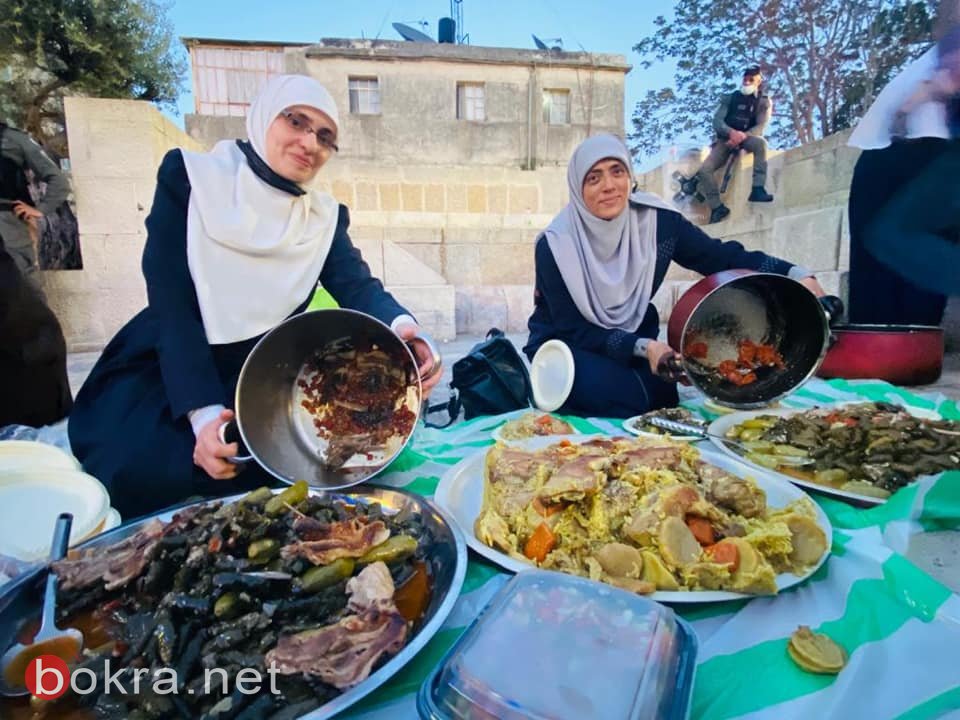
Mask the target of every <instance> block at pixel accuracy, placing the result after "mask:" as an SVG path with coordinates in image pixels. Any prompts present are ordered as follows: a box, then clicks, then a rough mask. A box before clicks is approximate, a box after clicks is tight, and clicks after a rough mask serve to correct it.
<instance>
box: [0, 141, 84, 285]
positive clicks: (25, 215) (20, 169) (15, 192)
mask: <svg viewBox="0 0 960 720" xmlns="http://www.w3.org/2000/svg"><path fill="white" fill-rule="evenodd" d="M28 169H29V170H31V171H33V174H34V179H35V181H36V182H43V183H46V186H47V191H46V194H45V195H44V197H43V199H42V200H40V201H39V202H38V203H36V204H34V202H33V199H32V198H31V196H30V191H29V189H28V183H27V174H26V170H28ZM69 193H70V186H69V185H68V183H67V179H66V177H64V175H63V173H61V172H60V169H59V168H58V167H57V166H56V164H55V163H54V162H53V161H52V160H51V159H50V158H49V157H47V154H46V153H45V152H44V151H43V150H42V149H41V147H40V146H39V145H38V144H37V143H35V142H34V141H33V140H32V139H31V138H30V136H29V135H27V134H26V133H24V132H22V131H20V130H17V129H15V128H12V127H10V126H9V125H7V124H5V123H2V122H0V236H2V237H3V239H4V243H5V245H6V249H7V252H9V253H10V255H11V256H12V257H13V260H14V262H15V263H16V266H17V269H19V270H20V272H21V273H22V274H23V275H24V276H25V277H26V278H27V279H28V280H30V281H31V282H33V283H34V284H35V285H36V279H35V278H32V277H31V275H32V274H33V273H35V272H36V270H37V267H38V263H37V248H36V243H35V241H34V237H36V236H37V229H38V225H37V223H38V221H39V220H40V218H42V217H43V216H44V215H46V214H47V213H51V212H54V211H55V210H56V209H57V208H58V207H59V206H60V205H62V204H63V203H64V202H65V201H66V199H67V195H68V194H69Z"/></svg>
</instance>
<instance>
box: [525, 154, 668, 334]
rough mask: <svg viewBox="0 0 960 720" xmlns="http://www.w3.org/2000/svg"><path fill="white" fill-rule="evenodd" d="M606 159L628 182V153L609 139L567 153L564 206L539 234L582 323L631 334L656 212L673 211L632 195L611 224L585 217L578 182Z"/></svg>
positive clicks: (646, 279) (650, 268) (652, 267)
mask: <svg viewBox="0 0 960 720" xmlns="http://www.w3.org/2000/svg"><path fill="white" fill-rule="evenodd" d="M608 158H612V159H615V160H619V161H620V162H622V163H623V165H624V167H626V168H627V171H628V172H629V173H630V183H631V186H632V185H633V181H634V177H633V170H632V167H631V161H630V151H629V150H627V146H626V145H624V143H623V141H622V140H621V139H620V138H618V137H616V136H615V135H594V136H593V137H589V138H587V139H586V140H584V141H583V142H582V143H580V145H579V146H578V147H577V149H576V150H574V152H573V157H571V158H570V165H569V166H568V168H567V186H568V187H569V190H570V202H569V203H568V204H567V206H566V207H565V208H564V209H563V210H561V211H560V214H559V215H557V216H556V217H555V218H554V219H553V222H551V223H550V225H549V226H548V227H547V229H546V230H544V232H543V235H544V236H546V238H547V243H548V244H549V246H550V251H551V252H552V253H553V257H554V259H555V260H556V261H557V267H558V268H559V270H560V275H561V276H562V277H563V282H564V284H566V286H567V290H568V291H569V292H570V296H571V297H572V298H573V302H574V303H575V304H576V306H577V309H578V310H580V313H581V314H582V315H583V317H584V318H586V319H587V320H589V321H590V322H591V323H593V324H594V325H599V326H601V327H605V328H608V329H613V328H619V329H621V330H626V331H628V332H634V331H635V330H636V329H637V328H638V327H639V326H640V323H641V322H643V317H644V315H646V312H647V306H648V305H649V304H650V297H651V295H652V291H653V276H654V273H655V271H656V263H657V211H656V208H663V209H666V210H674V211H675V209H674V208H672V207H670V205H668V204H667V203H666V202H664V201H663V200H661V199H660V198H659V197H657V196H656V195H653V194H651V193H641V192H635V193H633V194H631V195H630V201H629V202H628V203H627V207H626V208H625V209H624V210H623V212H622V213H620V214H619V215H618V216H617V217H615V218H613V219H612V220H603V219H602V218H599V217H597V216H596V215H594V214H593V213H591V212H590V211H589V210H588V209H587V206H586V203H585V202H584V200H583V180H584V178H585V177H586V176H587V173H588V172H590V168H592V167H593V166H594V165H595V164H597V163H598V162H600V161H601V160H605V159H608Z"/></svg>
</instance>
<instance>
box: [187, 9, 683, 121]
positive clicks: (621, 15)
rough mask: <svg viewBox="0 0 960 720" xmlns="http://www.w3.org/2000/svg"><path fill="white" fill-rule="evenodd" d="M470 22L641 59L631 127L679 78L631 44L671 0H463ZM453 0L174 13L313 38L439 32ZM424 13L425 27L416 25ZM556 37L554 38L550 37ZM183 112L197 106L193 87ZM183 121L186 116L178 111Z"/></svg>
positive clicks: (488, 41)
mask: <svg viewBox="0 0 960 720" xmlns="http://www.w3.org/2000/svg"><path fill="white" fill-rule="evenodd" d="M462 8H463V20H464V22H463V26H464V30H465V31H466V32H467V33H468V34H469V36H470V38H469V42H470V44H471V45H483V46H488V47H513V48H529V49H533V48H534V45H533V39H532V38H531V34H536V35H537V37H539V38H541V39H543V40H547V39H548V38H561V39H562V41H563V48H564V49H565V50H570V51H577V50H587V51H589V52H597V53H618V54H621V55H624V56H625V57H626V58H627V62H628V63H630V64H631V65H633V66H634V68H633V70H631V71H630V72H629V73H628V74H627V76H626V79H625V95H626V98H625V101H626V102H625V106H624V107H625V110H626V118H625V120H626V121H627V122H626V127H627V128H628V129H629V118H630V115H631V114H632V111H633V107H634V105H636V103H637V101H638V100H639V99H640V98H641V97H642V96H643V95H644V94H645V93H646V91H647V90H650V89H658V88H661V87H664V86H666V85H671V84H672V82H671V81H672V76H673V67H672V65H671V64H662V65H655V66H654V67H652V68H650V69H649V70H643V69H642V68H640V67H638V60H639V56H638V55H637V54H636V53H634V52H633V50H632V47H633V45H634V44H636V43H637V42H638V41H639V40H640V39H641V38H642V37H644V36H645V35H646V34H648V33H649V32H650V31H651V30H652V29H653V27H654V25H653V19H654V18H655V17H656V16H657V15H661V14H669V13H670V11H671V9H672V8H673V2H671V1H670V0H646V1H645V2H638V1H637V0H597V1H596V2H592V3H591V2H586V1H585V0H463V3H462ZM449 14H450V2H449V0H314V1H313V2H306V1H305V0H295V1H293V0H272V1H269V0H174V2H173V3H172V4H171V6H170V9H169V12H168V16H169V18H170V20H171V21H172V22H173V26H174V32H175V33H176V34H177V35H178V36H180V37H212V38H225V39H231V40H276V41H281V42H283V41H287V42H314V41H317V40H319V39H320V38H324V37H343V38H359V37H367V38H375V37H380V38H382V39H385V40H401V38H400V36H399V35H397V33H396V31H395V30H394V29H393V27H392V23H394V22H402V23H407V24H409V25H413V26H414V27H417V28H419V29H422V30H423V31H424V32H426V33H427V34H428V35H431V36H433V37H436V34H437V20H438V19H439V18H441V17H443V16H447V15H449ZM422 20H425V21H427V22H428V23H429V24H428V25H427V26H426V27H422V26H420V25H417V24H416V23H418V22H419V21H422ZM550 44H552V43H550ZM179 107H180V113H181V114H183V113H192V112H193V111H194V106H193V96H192V94H191V92H190V90H189V85H188V87H187V89H186V91H185V92H184V93H183V94H182V95H181V97H180V103H179ZM174 120H175V122H177V123H178V124H179V125H180V126H181V127H182V126H183V120H182V117H180V118H174Z"/></svg>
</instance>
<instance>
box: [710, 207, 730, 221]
mask: <svg viewBox="0 0 960 720" xmlns="http://www.w3.org/2000/svg"><path fill="white" fill-rule="evenodd" d="M729 214H730V208H728V207H727V206H726V205H717V206H716V207H715V208H714V209H713V210H711V211H710V224H711V225H712V224H713V223H718V222H720V221H721V220H723V219H724V218H725V217H726V216H727V215H729Z"/></svg>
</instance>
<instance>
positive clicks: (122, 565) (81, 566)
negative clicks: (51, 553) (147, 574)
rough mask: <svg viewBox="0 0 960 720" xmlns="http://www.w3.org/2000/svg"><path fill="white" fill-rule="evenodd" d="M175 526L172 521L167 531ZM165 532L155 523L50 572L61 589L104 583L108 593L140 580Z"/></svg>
mask: <svg viewBox="0 0 960 720" xmlns="http://www.w3.org/2000/svg"><path fill="white" fill-rule="evenodd" d="M194 514H195V513H194ZM187 520H189V518H185V519H182V520H181V522H182V524H185V523H186V521H187ZM177 522H178V519H177V517H174V520H173V522H171V523H170V525H168V526H166V528H169V527H171V526H174V525H175V524H176V523H177ZM165 530H166V529H165V527H164V524H163V523H162V522H161V521H160V520H156V519H154V520H151V521H150V522H148V523H147V524H146V525H144V526H143V527H142V528H141V529H140V530H139V531H138V532H136V533H135V534H133V535H131V536H130V537H128V538H127V539H126V540H122V541H120V542H118V543H114V544H113V545H108V546H106V547H95V548H89V549H87V550H84V551H82V552H81V554H80V556H79V557H76V558H67V559H64V560H58V561H57V562H55V563H53V571H54V572H55V573H56V574H57V577H58V578H59V579H60V589H61V590H74V589H76V588H85V587H90V586H92V585H96V584H97V583H99V582H103V583H104V587H105V588H106V589H107V590H115V589H116V588H119V587H123V586H124V585H126V584H127V583H129V582H130V581H131V580H133V579H135V578H137V577H139V576H140V573H142V572H143V570H144V568H145V567H146V566H147V565H148V564H149V562H150V560H151V559H152V558H153V554H154V552H155V550H156V549H157V546H158V545H159V543H160V538H162V537H163V535H164V533H165Z"/></svg>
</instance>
